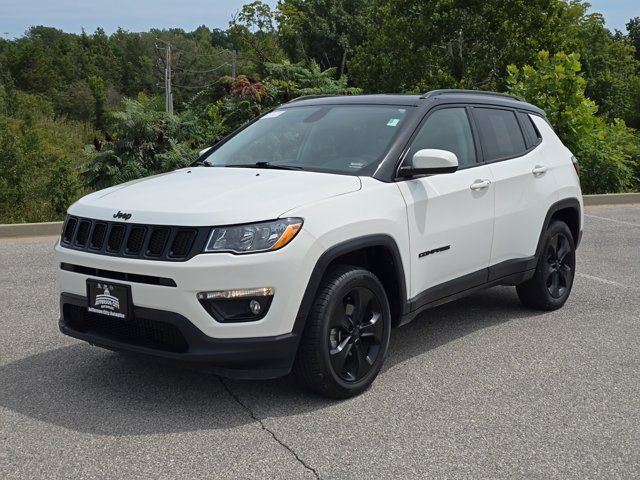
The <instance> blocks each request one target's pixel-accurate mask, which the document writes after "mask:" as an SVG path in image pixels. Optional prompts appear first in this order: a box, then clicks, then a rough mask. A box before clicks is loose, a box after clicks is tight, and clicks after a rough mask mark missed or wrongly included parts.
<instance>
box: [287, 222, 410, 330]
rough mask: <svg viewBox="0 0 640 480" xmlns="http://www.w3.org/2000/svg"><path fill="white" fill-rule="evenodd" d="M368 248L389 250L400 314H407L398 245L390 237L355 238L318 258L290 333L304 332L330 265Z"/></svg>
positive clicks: (335, 246)
mask: <svg viewBox="0 0 640 480" xmlns="http://www.w3.org/2000/svg"><path fill="white" fill-rule="evenodd" d="M369 247H385V248H387V249H389V251H390V252H391V255H392V257H393V264H394V267H395V276H396V281H397V282H398V289H399V292H400V296H401V298H400V305H401V312H400V313H401V314H402V315H404V314H405V313H407V311H408V310H407V309H408V307H409V304H408V302H407V286H406V281H405V273H404V266H403V264H402V257H401V255H400V249H399V248H398V244H397V243H396V241H395V240H394V239H393V237H391V236H390V235H385V234H376V235H365V236H362V237H356V238H352V239H349V240H346V241H344V242H341V243H338V244H336V245H334V246H332V247H330V248H328V249H327V250H325V251H324V252H323V253H322V255H320V258H319V259H318V261H317V262H316V265H315V267H314V268H313V271H312V272H311V276H310V277H309V281H308V282H307V288H306V289H305V292H304V295H303V297H302V301H301V302H300V307H299V309H298V313H297V315H296V319H295V322H294V325H293V329H292V333H294V334H295V335H297V336H298V337H300V336H301V335H302V332H303V331H304V327H305V325H306V323H307V317H308V315H309V312H310V311H311V307H312V306H313V301H314V299H315V296H316V293H317V292H318V289H319V288H320V285H321V282H322V279H323V277H324V275H325V273H326V271H327V269H328V267H329V265H331V263H332V262H333V261H334V260H335V259H336V258H338V257H341V256H343V255H346V254H348V253H352V252H356V251H358V250H362V249H364V248H369Z"/></svg>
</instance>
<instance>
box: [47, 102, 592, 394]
mask: <svg viewBox="0 0 640 480" xmlns="http://www.w3.org/2000/svg"><path fill="white" fill-rule="evenodd" d="M581 232H582V197H581V192H580V186H579V181H578V175H577V162H576V160H575V158H574V157H573V156H572V154H571V152H570V151H569V150H568V149H567V148H566V147H565V146H564V145H563V144H562V142H561V141H560V140H559V139H558V137H557V135H556V134H555V133H554V131H553V130H552V128H551V127H550V125H549V123H548V121H547V120H546V118H545V114H544V112H543V111H542V110H540V109H539V108H537V107H535V106H533V105H530V104H528V103H526V102H524V101H522V100H520V99H518V98H515V97H509V96H506V95H501V94H495V93H487V92H476V91H464V90H442V91H432V92H429V93H427V94H425V95H371V96H349V97H303V98H300V99H297V100H294V101H291V102H289V103H287V104H285V105H282V106H280V107H278V108H277V109H275V110H273V111H271V112H269V113H267V114H265V115H263V116H261V117H259V118H258V119H256V120H255V121H253V122H251V123H249V124H247V125H245V126H244V127H242V128H241V129H239V130H238V131H236V132H234V133H233V134H231V135H230V136H228V137H227V138H225V139H224V140H223V141H221V142H219V143H218V144H216V145H215V146H214V147H212V148H210V149H209V150H208V151H206V153H203V154H202V156H201V157H200V159H199V160H198V161H197V162H196V163H195V164H193V165H192V166H191V167H189V168H183V169H180V170H176V171H174V172H171V173H166V174H163V175H157V176H154V177H150V178H146V179H142V180H138V181H133V182H129V183H125V184H123V185H118V186H114V187H111V188H107V189H106V190H102V191H99V192H95V193H92V194H90V195H87V196H86V197H84V198H82V199H81V200H79V201H78V202H77V203H75V204H74V205H72V206H71V207H70V208H69V211H68V216H67V218H66V221H65V224H64V226H63V232H62V236H61V239H60V242H59V243H58V245H57V246H56V254H57V261H58V263H59V267H60V270H59V278H60V282H59V283H60V306H61V318H60V329H61V331H62V332H63V333H65V334H67V335H70V336H72V337H76V338H79V339H82V340H85V341H87V342H89V343H91V344H93V345H98V346H101V347H105V348H108V349H112V350H126V351H132V352H138V353H144V354H149V355H156V356H161V357H167V358H172V359H181V360H184V361H188V362H201V363H202V362H204V363H206V364H207V365H208V366H209V368H210V369H213V371H215V372H216V373H219V374H220V375H225V376H235V377H242V378H273V377H277V376H281V375H285V374H287V373H289V372H290V371H291V370H293V372H294V373H295V375H296V377H297V378H298V379H299V380H300V381H301V382H302V384H303V385H305V386H307V387H308V388H311V389H313V390H315V391H316V392H319V393H321V394H323V395H327V396H330V397H334V398H343V397H348V396H351V395H355V394H358V393H359V392H361V391H363V390H364V389H365V388H366V387H367V386H368V385H370V384H371V382H372V381H373V380H374V378H375V377H376V375H377V374H378V372H379V371H380V369H381V367H382V364H383V361H384V358H385V355H386V353H387V349H388V346H389V337H390V334H391V329H392V328H393V327H395V326H398V325H401V324H403V323H406V322H408V321H410V320H411V319H413V318H414V317H415V316H416V315H417V314H418V313H420V312H422V311H424V310H425V309H426V308H429V307H432V306H435V305H439V304H442V303H444V302H448V301H450V300H454V299H456V298H459V297H460V296H462V295H467V294H469V293H471V292H474V291H477V290H478V289H482V288H487V287H491V286H494V285H515V286H516V288H517V292H518V295H519V296H520V299H521V300H522V302H523V303H524V305H526V306H527V307H531V308H537V309H544V310H552V309H556V308H559V307H561V306H562V305H563V304H564V303H565V301H566V300H567V297H568V296H569V293H570V292H571V286H572V283H573V278H574V272H575V249H576V247H577V245H578V243H579V241H580V236H581Z"/></svg>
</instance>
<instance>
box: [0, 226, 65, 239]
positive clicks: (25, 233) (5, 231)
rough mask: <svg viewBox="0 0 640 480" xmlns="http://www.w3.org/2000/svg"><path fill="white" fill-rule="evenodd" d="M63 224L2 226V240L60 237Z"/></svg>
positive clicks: (0, 235)
mask: <svg viewBox="0 0 640 480" xmlns="http://www.w3.org/2000/svg"><path fill="white" fill-rule="evenodd" d="M61 231H62V222H42V223H9V224H0V238H20V237H43V236H58V235H60V232H61Z"/></svg>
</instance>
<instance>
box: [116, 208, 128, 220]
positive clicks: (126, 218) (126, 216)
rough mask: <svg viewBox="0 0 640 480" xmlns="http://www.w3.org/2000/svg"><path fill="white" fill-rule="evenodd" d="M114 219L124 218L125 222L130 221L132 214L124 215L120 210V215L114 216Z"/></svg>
mask: <svg viewBox="0 0 640 480" xmlns="http://www.w3.org/2000/svg"><path fill="white" fill-rule="evenodd" d="M113 218H122V219H123V220H129V219H130V218H131V214H130V213H122V212H121V211H120V210H118V213H114V214H113Z"/></svg>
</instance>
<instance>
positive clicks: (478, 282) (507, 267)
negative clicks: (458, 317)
mask: <svg viewBox="0 0 640 480" xmlns="http://www.w3.org/2000/svg"><path fill="white" fill-rule="evenodd" d="M536 263H537V258H536V257H535V256H532V257H526V258H519V259H514V260H507V261H505V262H501V263H498V264H496V265H492V266H490V267H488V268H483V269H482V270H479V271H477V272H473V273H470V274H468V275H464V276H462V277H460V278H456V279H453V280H449V281H448V282H445V283H443V284H441V285H436V286H435V287H431V288H429V289H427V290H425V291H424V292H422V293H420V294H418V295H416V296H415V297H414V298H412V299H410V300H409V302H408V304H409V313H406V314H404V315H403V316H402V318H401V319H400V322H399V323H398V326H400V325H405V324H407V323H409V322H411V321H412V320H413V319H415V318H416V317H417V316H418V315H419V314H421V313H422V312H424V311H425V310H427V309H429V308H433V307H437V306H439V305H443V304H445V303H449V302H452V301H454V300H457V299H459V298H462V297H466V296H467V295H471V294H472V293H475V292H477V291H479V290H484V289H486V288H491V287H495V286H497V285H518V284H520V283H522V282H525V281H527V280H529V279H530V278H531V277H533V275H534V273H535V271H536Z"/></svg>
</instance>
